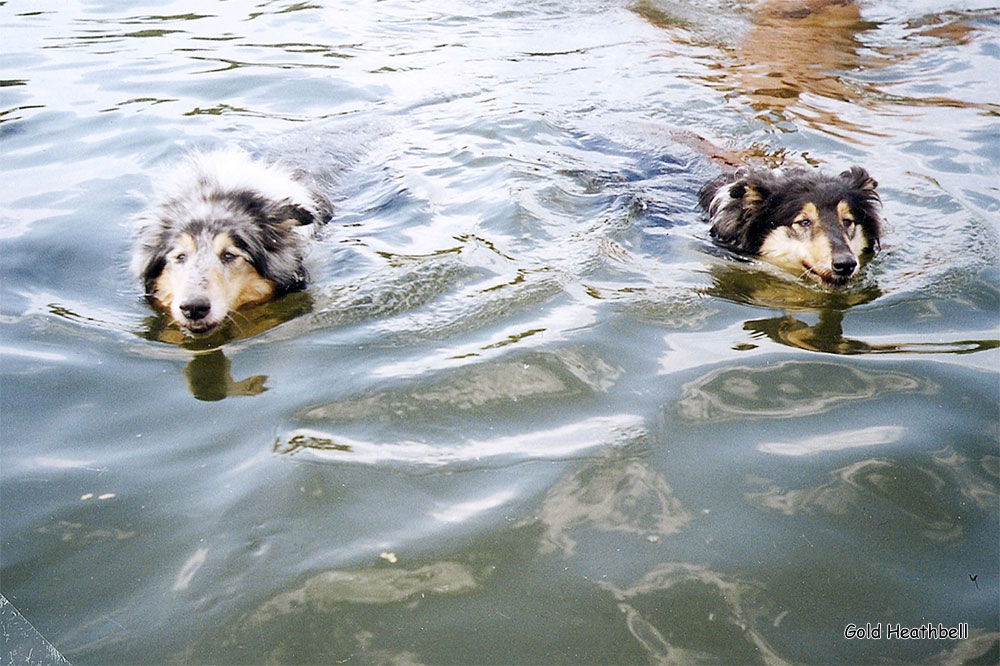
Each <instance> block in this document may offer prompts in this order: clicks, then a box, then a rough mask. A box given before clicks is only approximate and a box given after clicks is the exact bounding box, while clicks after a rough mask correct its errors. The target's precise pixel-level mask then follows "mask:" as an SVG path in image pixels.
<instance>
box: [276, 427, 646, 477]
mask: <svg viewBox="0 0 1000 666" xmlns="http://www.w3.org/2000/svg"><path fill="white" fill-rule="evenodd" d="M642 424H643V419H641V418H639V417H638V416H635V415H633V414H619V415H616V416H595V417H592V418H588V419H582V420H577V421H574V422H573V423H570V424H568V425H564V426H559V427H555V428H551V429H543V430H534V431H528V432H525V433H523V434H518V435H511V436H504V437H494V438H482V439H480V438H474V437H469V438H462V440H461V443H458V444H431V443H427V442H424V441H419V440H416V439H413V440H402V441H401V440H398V439H392V440H390V441H387V442H380V441H365V440H360V439H356V438H353V437H349V436H346V435H335V434H331V433H326V432H321V431H317V430H309V429H305V428H300V429H298V430H294V431H292V432H290V433H288V434H286V435H284V436H282V437H279V438H278V439H277V440H276V441H275V442H274V445H273V451H274V452H275V453H279V454H283V455H289V456H291V455H296V456H306V457H308V458H310V459H313V460H319V461H327V462H341V463H355V464H362V465H374V464H380V463H384V464H394V463H395V464H400V463H401V464H408V465H422V466H423V465H427V466H431V467H437V466H443V465H448V466H462V465H472V466H479V465H480V464H486V463H487V462H489V461H491V460H499V461H501V462H504V461H506V462H508V464H517V463H518V462H520V461H524V460H535V459H559V458H567V457H570V456H575V455H580V454H583V453H585V452H587V451H593V450H600V449H603V448H607V447H615V446H623V445H625V444H628V443H630V442H633V441H635V440H636V439H637V438H641V437H643V436H644V434H645V430H644V428H643V425H642Z"/></svg>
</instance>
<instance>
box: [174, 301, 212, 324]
mask: <svg viewBox="0 0 1000 666" xmlns="http://www.w3.org/2000/svg"><path fill="white" fill-rule="evenodd" d="M211 309H212V304H211V303H209V302H208V301H191V302H190V303H184V304H183V305H181V312H182V313H184V316H185V317H187V318H188V319H189V320H190V321H201V320H202V319H204V318H205V317H206V316H207V315H208V312H209V310H211Z"/></svg>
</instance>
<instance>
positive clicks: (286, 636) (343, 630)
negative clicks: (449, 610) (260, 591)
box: [213, 561, 485, 664]
mask: <svg viewBox="0 0 1000 666" xmlns="http://www.w3.org/2000/svg"><path fill="white" fill-rule="evenodd" d="M480 575H485V574H480ZM479 585H480V583H479V581H477V577H476V575H475V574H474V573H473V571H472V570H470V568H469V567H467V566H465V565H463V564H460V563H458V562H449V561H440V562H433V563H431V564H426V565H423V566H419V567H412V568H407V567H405V566H404V565H400V566H398V567H397V566H391V567H389V566H386V567H376V568H370V569H345V570H330V571H324V572H322V573H319V574H317V575H315V576H312V577H311V578H309V579H307V580H305V581H304V582H303V583H301V584H300V585H299V586H297V587H296V588H294V589H291V590H289V591H287V592H282V593H280V594H278V595H276V596H274V597H273V598H271V599H269V600H267V601H265V602H264V603H262V604H261V605H260V606H259V607H257V608H256V609H254V610H251V611H249V612H248V613H246V614H245V615H244V616H243V617H241V618H240V619H239V620H238V621H237V622H236V623H235V625H234V626H233V627H231V628H230V630H229V631H228V632H227V634H228V635H227V636H226V637H224V638H223V639H222V640H221V641H220V644H219V645H218V646H213V647H214V650H215V651H216V652H215V653H216V654H218V650H219V648H221V651H222V653H225V654H229V655H232V654H246V655H250V654H253V655H254V660H255V661H258V662H260V663H272V664H279V663H298V662H301V661H303V660H304V661H311V659H309V658H307V656H308V655H310V654H311V653H310V652H309V651H308V649H306V648H305V646H303V645H301V644H300V643H297V640H298V639H299V637H301V636H303V635H308V633H311V632H315V631H320V632H321V633H322V634H323V636H324V646H325V650H326V651H325V652H324V654H325V656H326V657H327V659H328V660H329V661H330V662H336V663H343V662H348V661H352V660H358V661H360V662H362V663H392V664H417V663H420V662H421V660H420V658H419V657H418V655H416V654H413V653H410V652H407V651H402V652H388V651H385V650H384V649H379V648H376V647H374V646H373V645H372V644H373V642H375V643H376V645H377V644H380V643H382V642H383V641H377V642H376V641H373V640H372V639H373V638H375V637H376V635H378V636H380V637H384V636H385V634H386V632H385V628H384V626H383V625H384V624H385V623H386V622H387V621H390V622H392V621H393V620H395V621H396V622H402V623H404V624H405V622H406V620H405V618H406V616H408V615H411V614H414V613H415V612H418V611H419V610H420V608H421V607H422V606H424V605H433V604H434V602H435V601H436V600H437V599H439V598H442V597H449V596H459V597H460V596H462V595H467V594H469V593H470V592H473V591H474V590H476V588H478V587H479Z"/></svg>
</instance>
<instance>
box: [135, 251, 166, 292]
mask: <svg viewBox="0 0 1000 666" xmlns="http://www.w3.org/2000/svg"><path fill="white" fill-rule="evenodd" d="M166 265H167V255H166V254H164V253H162V252H161V253H158V254H154V255H153V256H151V257H150V258H149V261H147V262H146V265H145V266H144V267H143V269H142V275H141V277H142V286H143V289H145V290H146V293H145V296H146V298H152V297H153V292H154V291H155V290H156V289H155V286H156V278H158V277H160V274H161V273H163V268H164V267H165V266H166Z"/></svg>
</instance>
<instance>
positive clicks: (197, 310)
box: [131, 149, 331, 336]
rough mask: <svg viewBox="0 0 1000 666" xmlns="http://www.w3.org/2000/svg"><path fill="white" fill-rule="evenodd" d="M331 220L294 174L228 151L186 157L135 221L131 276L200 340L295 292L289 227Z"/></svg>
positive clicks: (298, 241) (296, 269)
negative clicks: (244, 311) (250, 308)
mask: <svg viewBox="0 0 1000 666" xmlns="http://www.w3.org/2000/svg"><path fill="white" fill-rule="evenodd" d="M330 214H331V206H330V203H329V201H328V199H327V198H326V197H325V196H323V195H322V194H321V193H320V192H319V188H318V187H317V186H316V185H315V184H314V183H313V181H312V180H311V179H310V178H309V176H308V175H306V174H304V173H301V172H300V171H297V170H294V169H291V168H288V167H286V166H284V165H282V164H280V163H277V162H266V161H261V160H255V159H253V158H252V157H251V156H250V155H249V154H247V153H245V152H243V151H240V150H235V149H226V150H218V151H213V152H202V153H195V154H192V155H191V156H189V158H188V159H187V160H186V162H184V163H182V164H181V165H180V166H179V168H177V169H176V170H175V171H174V172H173V173H172V175H170V176H168V177H167V178H165V179H164V182H163V183H162V184H161V186H160V187H159V188H157V192H156V194H155V195H154V197H153V198H152V200H151V201H150V205H149V206H148V207H147V208H146V210H144V211H143V212H141V213H140V214H138V215H137V216H136V217H135V218H134V220H133V222H134V228H135V244H134V247H133V251H132V262H131V266H132V270H133V272H134V273H135V275H136V277H138V278H139V279H140V280H141V281H142V284H143V287H144V288H145V295H146V298H147V299H148V300H149V301H150V302H151V303H152V304H153V305H154V306H157V307H159V308H161V309H163V310H165V311H166V312H168V313H169V314H170V316H171V317H172V318H173V320H174V321H175V322H176V323H177V324H178V325H179V326H180V328H181V330H183V331H184V332H185V333H187V334H190V335H192V336H202V335H207V334H209V333H211V332H212V331H215V330H217V329H218V328H219V326H221V325H222V324H223V323H225V322H226V321H227V320H228V319H229V318H230V317H231V315H232V313H233V312H235V311H236V310H238V309H239V308H240V307H243V306H245V305H251V304H256V303H263V302H265V301H267V300H269V299H271V298H273V297H275V296H278V295H281V294H285V293H288V292H292V291H297V290H300V289H303V288H304V287H305V285H306V282H307V279H308V276H307V274H306V269H305V266H304V264H303V260H304V256H305V241H304V239H303V238H302V235H301V234H300V233H297V228H299V227H303V226H304V225H315V226H314V227H313V228H314V229H315V228H316V226H318V225H321V224H323V223H325V222H326V221H327V220H328V219H329V216H330Z"/></svg>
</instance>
